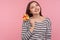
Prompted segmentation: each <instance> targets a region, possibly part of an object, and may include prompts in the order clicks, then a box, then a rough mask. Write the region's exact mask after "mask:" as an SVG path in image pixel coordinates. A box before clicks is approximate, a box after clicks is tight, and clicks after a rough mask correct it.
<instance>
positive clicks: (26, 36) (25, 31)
mask: <svg viewBox="0 0 60 40" xmlns="http://www.w3.org/2000/svg"><path fill="white" fill-rule="evenodd" d="M27 24H29V23H28V21H23V24H22V40H28V39H29V37H30V36H31V34H32V33H31V32H30V30H28V25H27Z"/></svg>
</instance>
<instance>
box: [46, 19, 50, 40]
mask: <svg viewBox="0 0 60 40" xmlns="http://www.w3.org/2000/svg"><path fill="white" fill-rule="evenodd" d="M47 20H48V22H47V30H46V40H51V21H50V19H49V18H48V19H47Z"/></svg>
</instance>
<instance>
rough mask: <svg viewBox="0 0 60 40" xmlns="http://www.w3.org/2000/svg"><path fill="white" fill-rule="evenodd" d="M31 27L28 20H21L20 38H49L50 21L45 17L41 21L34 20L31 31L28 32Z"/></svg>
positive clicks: (40, 39) (37, 39) (26, 39)
mask: <svg viewBox="0 0 60 40" xmlns="http://www.w3.org/2000/svg"><path fill="white" fill-rule="evenodd" d="M30 27H32V25H31V23H30V20H27V21H23V24H22V40H51V21H50V19H49V18H45V20H43V21H42V22H35V28H34V30H33V32H32V33H31V32H30V30H29V29H30Z"/></svg>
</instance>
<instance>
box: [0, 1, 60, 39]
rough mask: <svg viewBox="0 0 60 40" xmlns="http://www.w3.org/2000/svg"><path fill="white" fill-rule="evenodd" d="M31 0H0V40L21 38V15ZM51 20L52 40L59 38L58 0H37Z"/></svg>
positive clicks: (59, 8) (59, 10)
mask: <svg viewBox="0 0 60 40" xmlns="http://www.w3.org/2000/svg"><path fill="white" fill-rule="evenodd" d="M30 1H31V0H0V40H21V29H22V26H21V24H22V16H23V14H24V13H25V10H26V6H27V4H28V3H29V2H30ZM37 1H38V2H39V3H40V5H41V6H42V11H43V12H42V14H43V15H44V16H45V17H49V18H50V19H51V22H52V40H60V31H59V30H60V27H59V26H60V22H59V20H60V18H59V17H60V0H37Z"/></svg>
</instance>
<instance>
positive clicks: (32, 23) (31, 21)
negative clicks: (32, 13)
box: [30, 19, 35, 32]
mask: <svg viewBox="0 0 60 40" xmlns="http://www.w3.org/2000/svg"><path fill="white" fill-rule="evenodd" d="M34 22H35V21H34V20H32V19H31V20H30V23H31V25H32V27H31V28H30V32H33V31H34V28H35V26H34Z"/></svg>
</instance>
